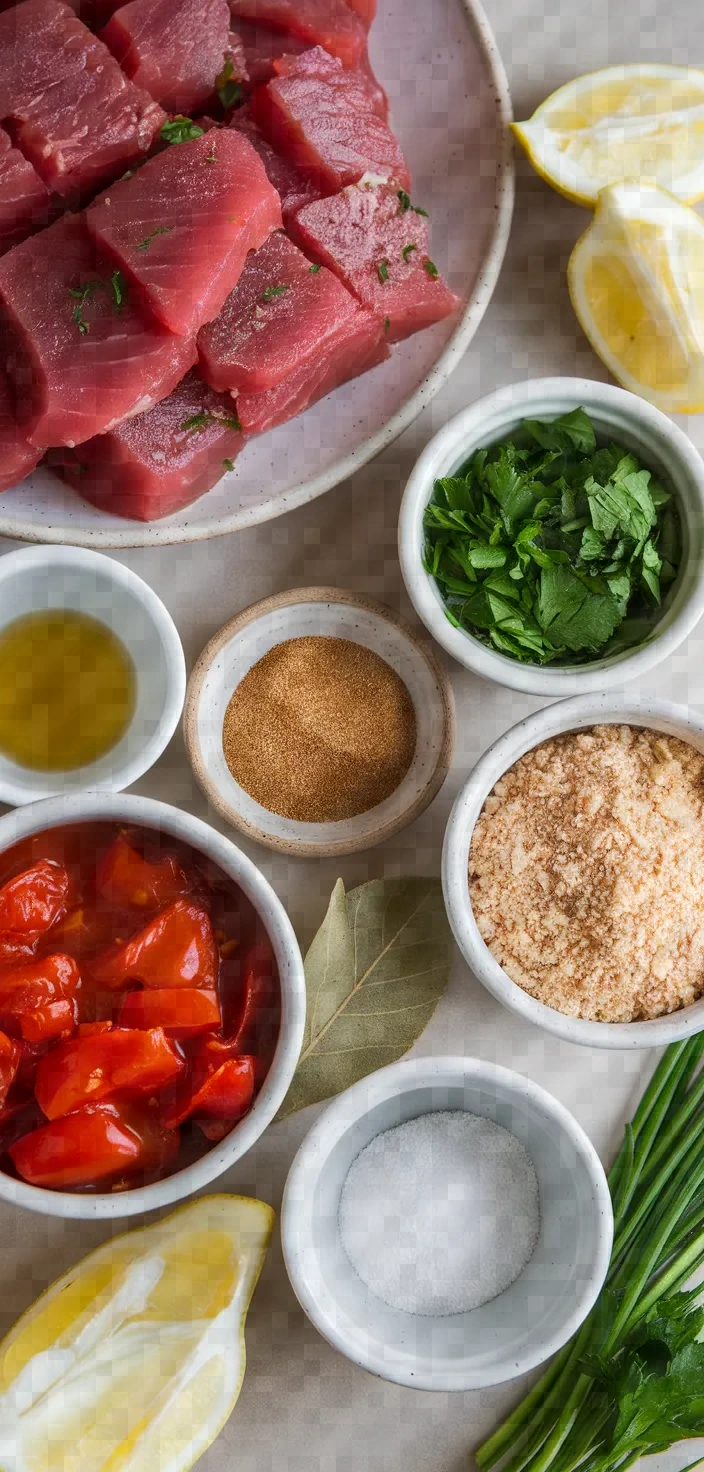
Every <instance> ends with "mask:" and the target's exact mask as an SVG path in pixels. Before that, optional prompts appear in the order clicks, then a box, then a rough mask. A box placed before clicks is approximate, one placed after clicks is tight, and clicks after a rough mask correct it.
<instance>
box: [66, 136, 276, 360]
mask: <svg viewBox="0 0 704 1472" xmlns="http://www.w3.org/2000/svg"><path fill="white" fill-rule="evenodd" d="M86 221H87V225H88V229H89V230H90V232H91V234H92V235H93V236H94V238H95V240H96V241H97V243H98V244H99V246H100V247H101V248H104V249H106V250H108V251H109V252H110V254H111V255H112V256H113V257H114V259H115V262H116V264H117V265H118V266H119V267H120V268H121V269H122V270H123V271H125V273H126V274H127V276H128V277H129V279H130V281H132V282H134V283H135V284H136V285H137V286H138V287H139V289H140V291H141V292H142V293H143V296H144V298H145V299H146V301H147V303H148V304H149V306H150V308H151V310H152V311H153V312H154V314H155V316H156V317H158V319H159V321H160V322H162V323H163V324H164V326H166V327H169V328H170V329H171V331H172V332H178V333H180V334H182V335H184V336H188V335H190V334H192V333H194V332H197V330H198V328H199V327H201V326H202V324H203V323H204V322H210V321H211V319H212V318H213V317H215V316H217V313H218V312H219V311H220V308H221V306H222V304H223V302H224V301H225V298H226V297H227V295H228V293H229V292H230V291H231V290H232V288H233V286H234V285H235V283H236V281H237V280H238V278H239V275H240V272H241V270H242V267H243V265H244V262H245V257H246V255H247V252H248V251H249V250H256V249H257V247H258V246H260V245H262V244H263V242H264V241H265V240H266V237H267V235H269V233H270V231H272V230H275V229H277V228H278V227H279V226H280V225H281V205H280V203H279V196H278V194H277V193H276V190H275V189H274V188H273V187H272V185H271V184H270V183H269V180H268V179H267V176H266V173H265V170H264V166H263V164H262V161H261V159H260V158H259V157H258V155H257V154H256V153H255V151H254V149H253V148H252V146H251V144H250V143H248V142H247V140H246V138H243V137H242V136H241V134H239V133H237V132H234V131H230V130H229V129H226V128H218V129H212V130H211V131H210V132H208V133H204V134H203V136H202V137H200V138H194V139H193V140H192V142H190V143H179V144H176V145H174V146H173V147H171V148H166V149H165V150H164V152H163V153H159V154H157V155H156V157H155V158H152V159H149V161H148V162H147V163H146V164H144V166H143V168H141V169H139V170H138V172H137V173H136V174H134V175H133V176H132V178H131V179H125V180H123V181H121V182H120V183H118V184H116V185H114V186H113V187H112V188H111V189H110V190H109V191H108V192H107V194H105V195H103V196H101V198H100V199H97V200H96V201H95V203H94V204H92V205H91V206H90V208H89V209H88V210H87V212H86Z"/></svg>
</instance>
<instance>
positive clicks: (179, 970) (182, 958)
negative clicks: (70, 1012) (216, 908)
mask: <svg viewBox="0 0 704 1472" xmlns="http://www.w3.org/2000/svg"><path fill="white" fill-rule="evenodd" d="M218 964H219V963H218V953H217V947H216V945H215V937H214V935H213V927H212V925H211V923H210V916H209V915H208V912H207V910H205V909H204V908H203V906H202V905H196V904H192V903H190V902H189V901H188V900H176V901H175V903H174V904H173V905H169V906H168V908H167V909H165V910H162V911H161V912H160V914H158V915H156V916H155V918H154V919H153V920H150V922H149V924H148V925H146V926H145V927H144V929H143V930H140V931H139V932H138V934H137V935H134V936H133V937H132V939H131V940H129V941H127V942H126V944H124V945H115V946H111V947H110V949H109V950H107V951H104V952H103V953H102V954H101V955H99V956H96V957H95V958H94V960H93V961H91V965H90V970H91V974H92V976H93V979H94V981H96V982H97V984H98V985H99V986H105V987H108V988H109V989H110V990H112V991H118V990H121V989H124V987H125V985H126V983H128V982H130V981H141V982H142V983H143V984H144V986H153V987H159V988H166V987H174V986H186V987H208V988H210V990H211V991H212V990H214V989H215V988H216V987H217V983H218Z"/></svg>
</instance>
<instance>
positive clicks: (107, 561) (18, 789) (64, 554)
mask: <svg viewBox="0 0 704 1472" xmlns="http://www.w3.org/2000/svg"><path fill="white" fill-rule="evenodd" d="M62 566H63V567H72V568H76V569H77V570H78V571H81V570H85V571H86V572H95V573H96V574H99V575H100V576H101V577H104V578H105V579H106V581H110V582H112V583H114V584H115V585H116V586H119V587H120V588H122V589H123V590H124V592H126V593H128V594H129V596H130V597H131V598H132V599H133V600H134V602H135V603H139V604H141V606H142V608H143V609H144V610H145V612H146V614H147V616H148V617H149V619H150V620H151V623H152V625H153V627H154V629H155V631H156V634H157V636H158V639H159V643H160V645H161V649H162V653H163V660H164V670H165V672H166V692H165V696H164V707H163V710H162V712H161V716H160V718H159V721H158V724H157V726H156V729H155V730H154V731H153V732H152V735H151V736H150V737H149V740H148V741H146V742H145V743H144V745H143V747H142V749H141V751H140V752H138V753H135V755H134V756H132V757H130V759H129V761H124V762H122V763H121V765H119V766H117V767H115V768H114V769H113V770H112V771H111V773H110V775H109V777H105V778H104V779H103V780H102V781H101V782H96V783H95V784H94V785H93V786H91V784H90V782H89V781H87V782H86V784H85V786H84V787H83V786H82V787H81V788H73V789H72V791H73V792H75V793H79V792H84V791H85V792H88V791H94V792H103V791H104V792H119V791H121V790H122V788H123V787H130V786H131V785H132V783H133V782H136V781H137V779H138V778H139V777H142V776H144V773H145V772H148V771H149V768H150V767H153V766H154V763H155V762H156V761H158V759H159V757H160V756H161V754H162V752H163V751H164V750H165V749H166V747H167V746H168V744H169V742H170V740H171V737H172V736H173V734H174V731H175V730H176V727H177V725H178V723H179V720H180V718H181V712H182V710H183V703H184V700H185V697H186V659H185V655H184V652H183V645H182V643H181V639H180V636H179V633H178V630H177V628H176V625H175V623H174V621H173V619H172V617H171V614H170V613H169V611H168V609H167V607H166V605H165V604H164V603H163V602H162V600H161V598H160V597H159V596H158V594H157V593H155V592H154V589H153V588H151V587H150V586H149V583H147V582H145V581H144V578H140V577H139V576H138V574H137V573H136V572H132V570H131V568H129V567H125V566H124V564H123V563H121V562H116V561H115V560H114V559H113V558H112V557H106V556H105V555H104V553H102V552H94V551H93V550H92V549H91V548H86V547H72V546H68V545H63V546H56V547H18V548H16V549H15V550H14V551H13V552H5V553H4V554H3V555H2V556H0V583H3V582H6V581H7V580H8V578H11V577H17V576H19V577H21V575H22V572H23V570H26V569H30V568H36V569H39V570H40V571H45V570H46V569H48V568H49V567H62ZM59 775H60V774H58V773H57V777H58V776H59ZM59 791H60V789H57V795H59ZM45 797H46V789H42V790H41V791H38V790H35V792H34V793H32V789H31V787H30V785H29V783H26V784H25V785H23V786H19V785H18V784H17V783H15V782H13V781H12V780H11V779H10V778H9V777H4V778H2V777H0V802H6V803H10V804H11V805H13V806H15V805H24V804H25V803H29V802H33V801H44V800H45Z"/></svg>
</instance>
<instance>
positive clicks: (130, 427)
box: [52, 373, 244, 521]
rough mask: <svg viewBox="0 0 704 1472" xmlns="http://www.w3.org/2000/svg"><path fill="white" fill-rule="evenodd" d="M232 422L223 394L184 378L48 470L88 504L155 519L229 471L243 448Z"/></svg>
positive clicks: (229, 404)
mask: <svg viewBox="0 0 704 1472" xmlns="http://www.w3.org/2000/svg"><path fill="white" fill-rule="evenodd" d="M189 421H193V423H189ZM236 424H237V419H236V410H235V405H234V404H233V402H232V399H231V398H230V396H229V394H228V395H226V396H223V395H222V394H215V393H213V391H212V389H210V388H208V386H207V384H205V383H203V381H202V379H200V378H198V377H197V375H196V374H195V373H189V374H188V375H187V377H186V378H184V380H183V382H182V383H180V384H179V385H178V387H177V388H175V389H174V391H173V393H171V394H169V397H168V398H167V399H163V400H162V402H161V403H160V404H157V406H156V408H154V409H150V410H149V412H148V413H147V414H139V415H137V417H136V418H135V419H126V420H125V421H124V423H123V424H120V425H118V426H117V428H116V429H113V430H111V431H110V433H109V434H101V435H97V436H96V438H95V439H92V440H89V441H88V443H87V444H85V445H80V446H79V447H78V448H77V449H76V450H71V451H63V452H60V454H59V455H57V456H53V457H52V464H53V465H54V468H55V469H57V470H58V473H59V474H60V475H61V476H62V477H63V479H64V480H66V481H68V483H69V485H72V486H73V487H74V489H75V490H77V491H78V492H79V493H80V495H81V496H83V497H84V498H85V500H86V501H90V502H91V503H92V505H93V506H98V507H100V509H101V510H102V511H109V512H111V513H112V514H113V515H114V516H129V517H133V518H134V519H135V520H137V521H154V520H156V519H157V518H159V517H161V516H170V515H171V513H172V512H173V511H178V510H179V509H180V508H181V507H182V506H187V505H188V504H189V502H190V501H195V500H196V498H197V497H198V496H202V495H203V494H204V493H205V491H209V490H210V487H211V486H214V485H215V483H216V481H218V480H220V478H221V476H223V475H225V473H226V471H228V470H231V469H232V461H233V460H234V459H235V457H236V456H237V455H238V454H239V451H240V450H241V448H242V445H243V444H244V438H243V436H242V434H240V432H239V430H238V429H237V428H236Z"/></svg>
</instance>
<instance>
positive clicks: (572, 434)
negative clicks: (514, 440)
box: [523, 409, 596, 455]
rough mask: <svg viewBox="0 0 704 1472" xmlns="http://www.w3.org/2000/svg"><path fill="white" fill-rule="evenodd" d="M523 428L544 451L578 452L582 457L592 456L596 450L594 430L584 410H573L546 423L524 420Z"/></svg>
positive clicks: (536, 420) (537, 420)
mask: <svg viewBox="0 0 704 1472" xmlns="http://www.w3.org/2000/svg"><path fill="white" fill-rule="evenodd" d="M523 428H524V429H526V430H527V431H528V434H529V435H530V436H531V438H532V439H534V440H535V441H536V443H537V444H539V445H541V446H542V448H543V449H544V450H554V451H556V452H558V453H560V454H564V452H565V450H567V451H571V450H579V451H580V453H581V454H582V455H592V454H593V453H594V451H595V450H596V435H595V434H594V428H593V425H592V422H591V419H590V418H589V415H588V414H587V413H586V412H585V410H584V409H573V410H572V412H571V413H570V414H561V415H560V416H559V418H558V419H552V420H549V421H547V422H544V421H543V420H542V419H525V420H524V421H523Z"/></svg>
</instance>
